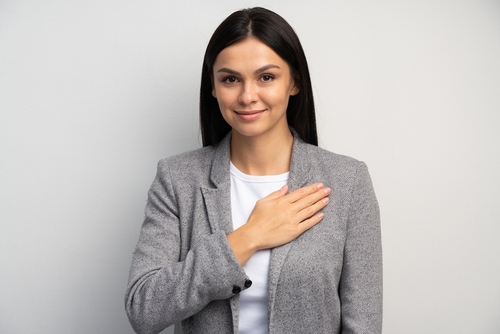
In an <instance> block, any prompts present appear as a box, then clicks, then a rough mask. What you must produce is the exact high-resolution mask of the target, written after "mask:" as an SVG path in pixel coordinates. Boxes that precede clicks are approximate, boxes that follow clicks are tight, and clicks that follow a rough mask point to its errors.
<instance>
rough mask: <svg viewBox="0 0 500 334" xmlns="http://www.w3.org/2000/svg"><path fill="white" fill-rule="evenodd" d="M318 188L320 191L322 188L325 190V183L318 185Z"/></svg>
mask: <svg viewBox="0 0 500 334" xmlns="http://www.w3.org/2000/svg"><path fill="white" fill-rule="evenodd" d="M317 186H318V189H321V188H323V187H324V186H325V185H324V184H323V183H318V184H317Z"/></svg>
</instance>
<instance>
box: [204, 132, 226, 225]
mask: <svg viewBox="0 0 500 334" xmlns="http://www.w3.org/2000/svg"><path fill="white" fill-rule="evenodd" d="M230 139H231V135H230V134H228V135H227V136H226V137H225V138H224V139H223V140H222V141H221V142H220V143H219V144H218V145H217V147H216V148H215V154H214V156H213V160H212V165H211V166H210V180H211V181H212V184H213V187H201V192H202V194H203V199H204V200H205V208H206V210H207V214H208V220H209V222H210V228H211V229H212V233H214V232H215V231H217V230H220V229H222V230H223V231H224V232H226V234H229V233H231V232H232V231H233V221H232V217H231V178H230V174H229V145H230Z"/></svg>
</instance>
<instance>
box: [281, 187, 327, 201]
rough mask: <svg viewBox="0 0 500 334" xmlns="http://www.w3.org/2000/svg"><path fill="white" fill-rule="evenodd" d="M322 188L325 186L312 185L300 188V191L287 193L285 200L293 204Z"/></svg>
mask: <svg viewBox="0 0 500 334" xmlns="http://www.w3.org/2000/svg"><path fill="white" fill-rule="evenodd" d="M324 187H325V186H324V185H323V183H314V184H311V185H309V186H306V187H302V188H300V189H297V190H294V191H292V192H291V193H289V194H288V195H287V200H288V201H289V202H290V203H294V202H296V201H298V200H300V199H301V198H304V197H306V196H308V195H310V194H313V193H315V192H317V191H318V190H319V189H323V188H324Z"/></svg>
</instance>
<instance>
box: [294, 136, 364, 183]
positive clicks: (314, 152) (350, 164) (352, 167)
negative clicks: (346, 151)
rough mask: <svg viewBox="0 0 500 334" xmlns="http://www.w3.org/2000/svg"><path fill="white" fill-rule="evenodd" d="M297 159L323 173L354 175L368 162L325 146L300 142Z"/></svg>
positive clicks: (343, 175)
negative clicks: (335, 151)
mask: <svg viewBox="0 0 500 334" xmlns="http://www.w3.org/2000/svg"><path fill="white" fill-rule="evenodd" d="M298 146H299V150H298V151H299V152H298V153H299V154H298V156H297V159H300V160H302V161H301V163H305V164H308V165H309V168H311V169H312V170H315V171H317V172H319V173H321V174H328V175H332V176H341V177H346V176H349V175H351V176H354V175H356V174H357V173H358V171H359V170H360V169H363V168H366V164H365V163H364V162H362V161H360V160H357V159H355V158H352V157H349V156H346V155H342V154H337V153H334V152H331V151H328V150H326V149H324V148H321V147H318V146H314V145H310V144H306V143H303V142H302V143H300V144H299V145H298Z"/></svg>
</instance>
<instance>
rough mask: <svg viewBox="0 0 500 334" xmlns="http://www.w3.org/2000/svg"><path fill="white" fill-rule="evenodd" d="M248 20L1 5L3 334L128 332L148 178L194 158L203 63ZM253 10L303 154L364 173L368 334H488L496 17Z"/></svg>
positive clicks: (285, 5) (495, 168)
mask: <svg viewBox="0 0 500 334" xmlns="http://www.w3.org/2000/svg"><path fill="white" fill-rule="evenodd" d="M255 5H263V2H258V1H234V0H218V1H196V2H195V1H180V0H171V1H157V0H152V1H118V0H106V1H101V0H99V1H97V0H90V1H89V0H87V1H56V0H47V1H43V2H41V1H27V0H15V1H14V0H7V1H6V0H3V1H0V282H1V283H0V296H1V298H0V332H1V333H8V334H17V333H132V330H131V328H130V326H129V324H128V322H127V319H126V316H125V312H124V307H123V294H124V290H125V286H126V282H127V275H128V268H129V265H130V260H131V256H132V251H133V249H134V246H135V243H136V241H137V238H138V235H139V229H140V225H141V222H142V218H143V209H144V205H145V201H146V192H147V189H148V187H149V185H150V183H151V181H152V179H153V177H154V174H155V170H156V162H157V160H159V159H160V158H162V157H165V156H169V155H172V154H175V153H179V152H182V151H186V150H190V149H194V148H197V147H199V146H200V142H201V140H200V135H199V131H198V125H197V99H198V97H197V92H198V87H199V77H200V68H201V60H202V57H203V52H204V48H205V46H206V43H207V42H208V39H209V37H210V35H211V33H212V32H213V30H214V29H215V27H216V26H217V25H218V24H219V23H220V21H221V20H222V19H223V18H225V17H226V16H227V15H229V14H230V13H231V12H232V11H234V10H236V9H240V8H242V7H248V6H255ZM265 6H267V7H269V8H270V9H273V10H275V11H277V12H278V13H280V14H281V15H283V16H284V17H285V18H286V19H287V20H288V21H289V22H290V23H291V24H292V26H293V27H294V28H295V29H296V31H297V32H298V34H299V36H300V37H301V39H302V42H303V45H304V48H305V50H306V53H307V56H308V60H309V64H310V67H311V72H312V78H313V84H314V90H315V96H316V102H317V113H318V126H319V135H320V145H321V146H322V147H325V148H327V149H329V150H332V151H335V152H338V153H342V154H347V155H351V156H354V157H356V158H358V159H361V160H364V161H365V162H367V164H368V166H369V168H370V172H371V174H372V178H373V181H374V185H375V188H376V192H377V195H378V198H379V201H380V206H381V210H382V229H383V247H384V270H385V282H384V288H385V314H384V333H387V334H399V333H405V334H412V333H415V334H417V333H418V334H420V333H457V334H459V333H464V334H465V333H467V334H468V333H492V334H493V333H499V332H500V317H499V316H498V312H499V310H500V283H499V282H500V261H499V254H500V242H499V241H498V240H499V238H500V205H499V202H500V154H499V153H500V61H499V59H500V2H498V1H486V0H482V1H481V0H468V1H467V0H464V1H451V0H450V1H445V0H433V1H413V2H403V1H397V0H387V1H330V0H328V1H327V0H324V1H315V0H313V1H309V2H304V1H302V0H301V1H290V0H275V1H268V2H267V3H265ZM166 332H168V331H166Z"/></svg>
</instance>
